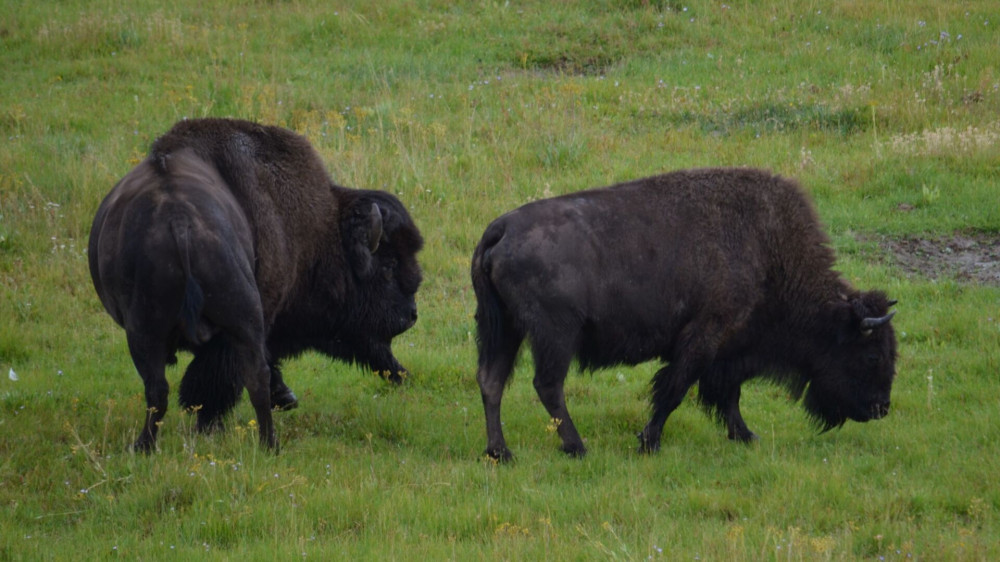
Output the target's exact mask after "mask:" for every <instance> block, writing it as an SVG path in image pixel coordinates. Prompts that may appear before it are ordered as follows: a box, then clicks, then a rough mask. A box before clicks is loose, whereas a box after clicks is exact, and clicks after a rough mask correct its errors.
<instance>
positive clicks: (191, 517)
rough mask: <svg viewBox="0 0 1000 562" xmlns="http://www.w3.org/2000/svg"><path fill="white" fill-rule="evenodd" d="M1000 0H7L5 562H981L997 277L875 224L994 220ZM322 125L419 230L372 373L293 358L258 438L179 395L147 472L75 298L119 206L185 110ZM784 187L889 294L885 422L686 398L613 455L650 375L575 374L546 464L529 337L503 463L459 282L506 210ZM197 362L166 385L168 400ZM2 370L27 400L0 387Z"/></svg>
mask: <svg viewBox="0 0 1000 562" xmlns="http://www.w3.org/2000/svg"><path fill="white" fill-rule="evenodd" d="M994 8H995V6H993V4H992V3H990V2H982V1H972V2H965V3H951V4H942V3H940V2H911V3H905V5H903V4H900V3H891V2H860V1H858V2H839V3H836V4H835V5H830V6H828V5H826V4H823V3H815V2H806V1H801V0H795V1H791V2H780V3H777V2H774V3H769V2H764V3H761V2H753V3H743V4H737V3H732V4H730V3H691V4H687V5H686V4H685V3H683V2H673V1H649V2H645V1H642V2H640V1H624V2H615V1H610V0H606V1H599V2H589V3H562V2H557V3H549V2H461V3H454V2H434V1H430V2H419V3H412V2H379V3H371V2H351V1H348V2H339V3H333V4H331V3H329V2H312V1H305V0H301V1H298V0H290V1H283V2H251V1H245V2H229V3H215V2H209V3H205V2H191V1H189V0H180V1H178V2H175V3H173V4H172V5H171V6H170V7H167V6H165V5H163V4H162V3H158V2H151V1H148V0H139V1H136V2H131V3H128V4H123V3H120V2H111V1H105V0H98V1H95V2H80V1H72V0H71V1H65V2H60V3H58V5H48V4H37V5H36V4H29V3H23V2H10V1H0V9H2V13H4V14H6V15H5V16H4V17H3V19H2V20H0V42H2V43H0V44H2V49H0V65H2V68H3V69H4V71H3V72H4V75H3V76H4V77H3V80H2V81H0V139H2V141H0V375H4V374H7V373H13V374H12V375H10V376H8V377H3V378H2V379H0V518H2V520H3V524H2V525H0V559H12V560H19V559H64V558H75V559H93V558H98V557H104V556H109V555H111V556H114V555H119V556H127V557H134V558H145V559H159V558H176V557H178V556H185V557H190V556H194V555H198V556H206V555H207V556H210V557H215V558H223V559H234V558H242V557H248V558H254V559H258V558H265V557H266V558H269V559H272V558H284V559H289V558H293V557H294V558H300V557H304V558H320V559H328V558H347V557H352V558H361V557H363V558H376V557H377V558H389V559H403V558H405V559H411V558H414V557H417V556H424V557H432V558H436V559H442V558H443V559H470V558H472V559H475V558H490V559H492V558H501V559H526V558H540V557H545V558H552V559H589V558H614V559H649V558H652V559H665V560H676V559H755V560H756V559H783V560H784V559H829V560H833V559H838V560H839V559H856V558H870V559H881V558H885V559H911V558H925V559H992V558H996V557H997V556H998V555H1000V550H998V546H997V543H996V540H995V537H996V536H1000V521H998V516H1000V514H998V510H1000V492H998V490H997V487H996V486H994V485H993V481H994V479H995V475H996V474H998V472H1000V466H998V459H1000V450H998V446H997V443H998V442H1000V424H997V423H996V420H997V419H998V415H1000V402H998V400H997V383H998V381H997V372H998V367H1000V352H998V349H1000V308H998V302H1000V289H997V288H995V287H983V286H974V285H966V284H961V283H958V282H956V281H953V280H942V281H936V282H932V281H928V280H924V279H921V278H919V277H909V276H906V275H904V274H903V273H902V272H901V271H900V270H899V269H897V268H896V267H894V266H893V265H892V262H891V260H888V259H887V258H886V256H883V255H881V254H880V252H879V250H878V249H877V248H875V247H874V245H873V243H871V242H868V241H867V240H870V235H872V234H879V235H889V236H897V235H933V234H942V233H950V232H952V231H955V230H961V229H974V230H977V231H983V232H987V233H997V232H998V231H1000V215H998V212H1000V211H998V209H1000V206H998V205H997V182H998V179H1000V178H998V171H997V170H998V167H997V163H998V162H1000V149H998V143H997V140H998V131H1000V121H998V118H997V115H1000V112H998V109H1000V75H998V74H997V70H996V65H995V52H996V49H997V47H998V43H1000V34H998V32H996V31H995V28H996V27H997V26H998V25H1000V21H992V20H993V19H996V14H995V13H994V12H995V9H994ZM208 115H211V116H231V117H240V118H247V119H254V120H259V121H262V122H267V123H270V124H277V125H283V126H287V127H290V128H293V129H295V130H297V131H300V132H302V133H303V134H306V135H307V136H308V137H309V138H310V139H311V140H312V141H313V143H314V144H315V145H316V147H317V148H318V150H319V151H320V153H321V155H322V156H323V158H324V160H325V161H326V162H327V164H328V167H329V170H330V172H331V175H332V176H333V177H334V178H335V179H336V180H337V181H338V182H339V183H341V184H343V185H349V186H356V187H371V188H379V189H385V190H388V191H391V192H393V193H396V194H397V195H399V197H400V198H401V199H402V200H403V202H404V203H405V204H406V205H407V206H408V207H409V208H410V209H411V211H412V213H413V215H414V217H415V219H416V221H417V222H418V224H419V225H420V227H421V228H422V230H423V232H424V235H425V237H426V239H427V244H426V248H425V250H424V252H423V253H422V254H421V256H420V257H421V262H422V264H423V267H424V270H425V277H426V282H425V284H424V286H423V287H422V288H421V291H420V293H419V295H418V300H419V305H420V307H421V320H420V322H419V323H418V324H417V326H416V327H415V328H413V329H412V330H411V331H409V332H407V333H406V334H404V335H403V336H401V337H400V338H399V339H398V342H397V344H396V347H397V352H398V355H399V357H400V360H401V361H402V362H403V363H404V364H405V365H407V366H408V367H409V368H410V369H411V370H412V372H413V376H412V377H411V378H410V380H409V381H408V383H407V384H406V385H404V386H403V387H402V388H390V387H388V386H386V385H385V383H384V382H382V381H380V380H379V379H378V378H377V377H374V376H371V375H369V374H367V373H364V372H362V371H361V370H360V369H356V368H353V367H349V366H346V365H344V364H341V363H335V362H332V361H330V360H328V359H326V358H324V357H321V356H319V355H313V354H307V355H305V356H303V357H302V358H299V359H297V360H295V361H291V362H289V364H288V365H287V367H286V374H287V378H288V380H289V382H290V384H291V385H292V387H293V388H294V389H295V390H296V391H297V393H298V394H299V395H300V398H301V399H302V405H301V407H300V408H299V409H298V410H295V411H292V412H287V413H282V414H279V415H277V423H278V431H279V435H280V437H281V439H282V444H283V449H282V453H281V455H279V456H270V455H268V454H266V453H264V452H263V451H261V450H260V449H259V448H258V447H257V445H256V439H255V437H254V434H255V429H254V428H253V427H252V420H253V412H252V409H251V408H250V407H249V405H248V404H246V403H244V404H242V405H241V406H239V407H238V408H237V410H236V411H235V413H234V414H233V416H232V417H231V419H230V420H229V421H228V424H227V430H226V431H224V432H222V433H217V434H212V435H208V436H205V435H200V434H198V433H196V432H195V431H193V418H192V417H190V416H188V415H185V414H184V413H182V412H180V411H178V409H177V408H176V407H175V406H173V404H176V402H175V401H174V400H173V399H172V402H171V404H172V407H173V409H172V410H171V411H170V412H168V414H167V417H166V418H165V421H164V424H165V425H164V428H163V431H162V432H161V441H160V444H159V449H160V450H159V452H158V453H156V454H154V455H152V456H150V457H143V456H136V455H134V454H132V453H131V452H129V451H128V448H127V445H128V443H130V442H131V441H132V440H133V439H134V438H135V436H136V434H137V432H138V431H139V428H140V420H141V419H142V416H143V409H144V403H143V399H142V386H141V383H140V381H139V379H138V377H137V376H136V374H135V370H134V367H133V366H132V365H131V362H130V360H129V359H128V355H127V352H126V349H125V343H124V334H123V332H122V331H121V330H120V329H119V328H118V327H117V326H115V325H114V323H113V322H112V321H111V320H110V318H109V317H108V316H107V315H106V314H105V313H104V311H103V309H102V307H101V305H100V303H99V302H98V301H97V298H96V296H95V295H94V292H93V289H92V287H91V285H90V280H89V274H88V271H87V266H86V254H85V246H86V239H87V234H88V231H89V227H90V220H91V218H92V216H93V212H94V210H95V209H96V207H97V205H98V204H99V202H100V200H101V198H102V197H103V195H104V194H105V193H106V192H107V191H108V190H109V189H110V188H111V186H112V185H113V184H114V182H115V181H117V179H118V178H120V177H121V176H122V175H123V174H124V173H125V172H127V171H128V169H130V168H131V167H132V166H134V165H135V164H136V163H137V162H138V161H139V160H140V159H141V158H142V157H143V155H144V154H145V152H146V150H147V149H148V146H149V144H150V143H151V142H152V140H153V139H155V138H156V137H157V136H158V135H159V134H161V133H163V132H164V131H165V130H167V129H168V128H169V127H170V126H171V125H172V124H173V123H174V122H176V121H177V120H179V119H183V118H191V117H200V116H208ZM709 165H752V166H762V167H767V168H771V169H773V170H775V171H777V172H779V173H782V174H786V175H790V176H795V177H798V178H800V179H801V181H802V183H803V184H804V185H805V186H806V187H807V188H808V189H809V190H810V191H811V192H812V194H813V196H814V198H815V199H816V202H817V206H818V209H819V212H820V215H821V216H822V218H823V219H824V222H825V223H826V224H827V225H828V228H829V230H830V232H831V235H832V238H833V240H834V244H835V246H836V249H837V250H838V254H839V256H840V261H839V263H838V266H839V268H840V269H841V270H842V271H843V272H844V274H845V275H846V276H847V277H848V278H849V279H851V280H852V281H853V282H854V283H856V284H857V285H859V286H860V287H863V288H873V287H877V288H882V289H885V290H886V291H888V292H889V293H890V294H891V295H892V296H893V297H894V298H898V299H899V300H900V304H899V305H898V308H899V310H900V313H899V315H898V316H897V318H896V319H895V320H894V321H893V322H894V323H895V324H896V325H897V331H898V332H899V339H900V354H901V356H900V360H899V364H898V368H899V377H898V380H897V382H896V387H895V391H894V395H893V411H892V414H891V415H890V416H889V417H888V418H886V419H885V420H883V421H880V422H877V423H871V424H865V425H861V424H849V425H847V426H845V427H844V428H843V429H842V430H840V431H837V432H833V433H828V434H823V435H816V434H815V433H814V431H813V430H812V429H811V428H810V426H809V425H808V422H807V420H806V418H805V416H804V415H803V413H802V412H801V410H800V408H798V407H797V406H796V405H794V404H792V403H790V401H789V400H788V398H787V397H786V396H785V395H784V394H783V393H782V392H781V391H780V390H779V389H775V388H772V387H770V386H767V385H754V384H751V385H749V386H748V388H747V389H746V391H745V397H744V403H745V408H744V411H745V414H746V417H747V420H748V424H749V425H750V426H751V427H752V428H753V429H754V430H755V431H756V432H757V433H758V434H760V435H761V437H762V439H761V441H760V443H758V444H757V445H755V446H752V447H741V446H736V445H734V444H731V443H729V442H727V441H726V439H725V438H724V434H723V433H722V431H721V429H720V428H719V427H718V426H716V425H715V424H714V423H712V422H711V421H710V420H709V419H708V418H707V417H706V416H705V415H704V414H703V413H702V412H701V411H700V410H699V409H698V408H697V407H696V406H694V405H693V404H691V403H685V404H683V405H682V406H681V407H680V408H679V409H678V411H677V412H676V413H675V414H674V415H673V416H671V419H670V420H669V422H668V423H667V426H666V428H665V433H664V438H663V450H662V451H661V452H660V453H659V454H657V455H652V456H648V457H647V456H639V455H636V454H635V453H633V449H634V447H635V445H636V442H635V438H634V433H635V432H636V431H637V430H638V429H640V428H641V427H642V425H643V423H644V422H645V416H646V415H647V411H646V393H647V392H646V391H647V381H648V380H649V377H650V376H651V375H652V373H653V372H654V370H655V365H652V364H649V365H642V366H639V367H636V368H618V369H608V370H604V371H599V372H597V373H594V374H592V375H584V376H572V377H571V380H570V381H569V382H568V387H567V394H568V400H569V404H570V407H571V408H572V409H573V412H574V418H575V420H576V421H577V423H578V426H579V428H580V430H581V433H582V434H583V435H584V437H585V438H586V439H587V445H588V449H589V451H590V453H589V454H588V456H587V457H586V458H585V459H583V460H582V461H581V460H575V459H568V458H564V457H563V456H562V455H561V454H560V453H559V452H558V450H557V449H558V438H557V437H556V436H555V434H554V433H553V432H552V431H551V427H550V423H549V420H548V419H547V416H546V415H545V411H544V408H542V407H541V405H540V403H539V402H538V400H537V399H536V398H535V396H534V391H533V390H532V388H531V385H530V383H529V382H528V380H529V379H530V378H531V374H530V369H531V358H530V354H525V356H524V357H523V358H522V361H521V363H520V364H519V366H518V370H517V372H516V374H515V380H514V382H513V384H512V385H511V387H510V389H509V391H508V392H507V397H506V400H505V402H504V419H505V422H506V432H507V435H508V438H509V439H510V444H511V447H512V448H513V449H514V451H515V453H516V454H517V456H518V462H517V463H516V464H514V465H512V466H496V465H494V464H492V463H490V462H488V461H486V460H484V459H483V458H482V457H481V456H480V452H481V450H482V448H483V445H484V443H485V436H484V432H483V420H482V407H481V404H480V400H479V396H478V389H477V386H476V382H475V376H474V375H475V373H474V370H475V363H476V357H475V352H474V349H475V345H474V341H473V337H472V333H473V331H474V324H473V321H472V311H473V310H474V306H475V301H474V298H473V296H472V293H471V290H470V286H469V282H468V265H469V257H470V255H471V253H472V249H473V247H474V245H475V243H476V241H477V239H478V237H479V235H480V234H481V233H482V229H483V228H484V227H485V225H486V224H487V223H488V222H489V221H490V220H491V219H492V218H494V217H495V216H497V215H499V214H500V213H502V212H504V211H506V210H509V209H511V208H514V207H516V206H518V205H520V204H523V203H525V202H527V201H530V200H534V199H538V198H542V197H547V196H550V195H556V194H560V193H565V192H569V191H575V190H579V189H583V188H586V187H591V186H596V185H603V184H608V183H611V182H616V181H622V180H626V179H632V178H636V177H641V176H645V175H651V174H654V173H658V172H662V171H666V170H670V169H674V168H680V167H691V166H709ZM188 360H189V358H188V357H184V356H182V357H181V364H180V365H179V366H178V367H176V368H173V369H172V370H171V371H169V372H168V378H169V379H170V381H171V383H173V384H174V385H176V384H177V383H178V381H179V377H180V375H181V373H182V372H183V371H182V369H183V367H184V364H185V363H186V361H188ZM14 379H16V380H14Z"/></svg>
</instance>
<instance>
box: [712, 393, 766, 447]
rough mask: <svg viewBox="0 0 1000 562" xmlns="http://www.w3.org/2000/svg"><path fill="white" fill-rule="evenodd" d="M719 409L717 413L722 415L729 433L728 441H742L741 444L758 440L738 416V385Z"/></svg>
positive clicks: (741, 417)
mask: <svg viewBox="0 0 1000 562" xmlns="http://www.w3.org/2000/svg"><path fill="white" fill-rule="evenodd" d="M720 407H721V409H720V410H719V411H720V412H721V414H722V420H723V421H724V422H725V424H726V430H727V431H728V433H729V438H730V439H732V440H733V441H742V442H743V443H752V442H754V441H756V440H757V439H758V437H757V435H756V434H755V433H754V432H752V431H750V428H748V427H747V424H746V422H744V421H743V415H742V414H740V387H739V385H736V387H735V388H734V389H733V390H732V391H731V392H730V393H729V394H728V396H727V397H726V401H725V402H724V403H722V404H720Z"/></svg>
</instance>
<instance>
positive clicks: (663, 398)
mask: <svg viewBox="0 0 1000 562" xmlns="http://www.w3.org/2000/svg"><path fill="white" fill-rule="evenodd" d="M700 364H703V363H702V362H695V363H692V362H691V361H683V360H681V361H676V362H674V363H671V364H670V365H668V366H666V367H664V368H662V369H660V370H659V371H657V372H656V374H655V375H653V396H652V406H653V412H652V415H651V416H650V418H649V423H647V424H646V427H645V428H643V430H642V431H641V432H639V434H638V438H639V452H640V453H652V452H656V451H659V450H660V434H661V433H663V425H664V424H665V423H667V418H668V417H669V416H670V414H671V413H673V411H674V410H676V409H677V406H680V404H681V402H682V401H683V400H684V396H685V395H687V392H688V390H689V389H690V388H691V386H692V385H694V383H695V381H697V380H698V368H697V367H698V365H700Z"/></svg>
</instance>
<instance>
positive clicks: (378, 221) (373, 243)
mask: <svg viewBox="0 0 1000 562" xmlns="http://www.w3.org/2000/svg"><path fill="white" fill-rule="evenodd" d="M368 218H369V220H370V221H371V223H370V225H369V226H370V230H369V232H368V250H369V251H370V252H371V253H373V254H374V253H375V251H376V250H378V245H379V242H381V241H382V212H381V211H380V210H379V208H378V204H377V203H372V210H371V213H370V214H369V217H368Z"/></svg>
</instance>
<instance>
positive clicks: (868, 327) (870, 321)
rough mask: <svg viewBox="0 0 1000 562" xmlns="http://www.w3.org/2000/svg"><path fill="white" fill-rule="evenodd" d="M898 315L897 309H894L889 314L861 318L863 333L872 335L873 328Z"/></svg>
mask: <svg viewBox="0 0 1000 562" xmlns="http://www.w3.org/2000/svg"><path fill="white" fill-rule="evenodd" d="M895 315H896V311H895V310H893V311H892V312H890V313H889V314H886V315H885V316H882V317H881V318H865V319H863V320H861V335H863V336H868V335H871V333H872V330H873V329H875V328H877V327H879V326H881V325H883V324H886V323H888V322H889V320H892V317H893V316H895Z"/></svg>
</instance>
